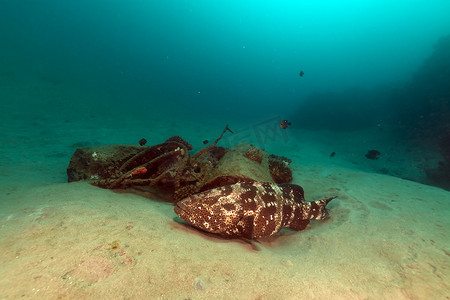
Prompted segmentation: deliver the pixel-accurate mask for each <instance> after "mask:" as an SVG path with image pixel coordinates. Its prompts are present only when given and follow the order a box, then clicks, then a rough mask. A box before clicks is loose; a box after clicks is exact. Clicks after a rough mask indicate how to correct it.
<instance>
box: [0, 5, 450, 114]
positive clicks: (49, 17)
mask: <svg viewBox="0 0 450 300" xmlns="http://www.w3.org/2000/svg"><path fill="white" fill-rule="evenodd" d="M449 11H450V3H449V1H438V0H436V1H416V0H414V1H404V0H402V1H319V2H318V1H205V0H200V1H180V0H174V1H138V0H136V1H118V0H113V1H100V0H99V1H86V0H82V1H46V0H44V1H11V0H5V1H2V3H1V4H0V30H1V32H2V47H1V49H0V52H1V54H2V55H1V60H0V62H1V64H2V69H3V70H4V71H3V73H4V76H6V75H5V74H10V73H11V72H13V73H15V74H16V75H15V76H20V75H18V73H20V72H24V73H27V74H30V73H31V74H34V75H35V76H39V77H40V78H43V79H44V80H47V81H50V82H53V83H55V84H56V83H58V84H65V85H73V86H77V87H79V88H82V89H94V88H95V89H97V90H104V91H105V94H106V93H111V94H114V95H121V96H122V99H123V101H126V102H130V101H131V102H132V103H134V105H135V106H140V105H141V106H142V107H153V108H158V107H165V108H167V107H166V106H167V102H168V103H170V105H169V107H168V108H170V110H171V111H172V112H174V111H175V112H176V111H177V107H178V108H179V109H180V111H178V112H179V113H182V112H183V111H184V110H185V109H186V107H187V108H189V109H191V110H192V111H193V112H195V111H197V112H201V113H206V114H215V113H217V111H219V110H220V111H221V116H222V117H224V118H229V119H231V118H233V117H236V116H239V117H240V118H250V119H254V120H258V119H259V118H260V116H261V115H264V116H272V115H274V114H281V115H286V114H287V113H288V112H290V111H291V110H292V109H295V108H297V105H298V104H299V103H303V102H305V101H307V98H308V96H310V95H311V94H312V93H323V92H326V93H334V92H338V93H340V92H343V91H347V90H349V89H350V90H351V89H355V88H356V89H373V88H376V87H379V86H386V85H390V84H399V83H403V82H405V81H407V80H408V79H409V78H410V77H411V76H412V74H413V72H415V71H416V70H417V69H418V68H419V66H420V65H421V64H422V62H423V61H424V60H425V59H426V58H427V57H428V56H430V55H431V53H432V51H433V48H432V46H433V44H434V43H435V42H436V41H437V40H438V38H439V37H441V36H444V35H446V34H449V33H450V18H449V17H448V12H449ZM7 70H10V71H7ZM300 71H303V72H304V74H305V75H304V76H303V77H300V76H299V72H300ZM350 94H352V93H351V92H350ZM359 96H360V95H358V96H356V97H351V98H352V100H351V101H354V102H356V103H357V102H360V101H364V99H360V98H361V97H359ZM155 97H156V98H164V99H169V100H168V101H162V102H164V103H152V100H151V99H152V98H155ZM98 101H105V100H98ZM110 101H113V102H114V101H119V103H118V105H120V101H121V100H120V98H118V99H115V100H110ZM375 101H376V100H375ZM82 104H83V103H80V105H82ZM235 108H238V112H237V113H236V109H235ZM322 109H323V110H326V109H327V108H326V107H323V108H322ZM256 113H258V114H257V115H256Z"/></svg>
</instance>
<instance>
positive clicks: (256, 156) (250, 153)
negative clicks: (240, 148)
mask: <svg viewBox="0 0 450 300" xmlns="http://www.w3.org/2000/svg"><path fill="white" fill-rule="evenodd" d="M243 155H244V157H247V158H248V159H251V160H253V161H256V162H257V163H259V164H260V163H261V162H262V160H263V158H264V153H263V152H262V151H261V149H260V148H258V147H255V146H253V145H252V146H251V147H250V148H249V149H248V150H247V151H245V153H244V154H243Z"/></svg>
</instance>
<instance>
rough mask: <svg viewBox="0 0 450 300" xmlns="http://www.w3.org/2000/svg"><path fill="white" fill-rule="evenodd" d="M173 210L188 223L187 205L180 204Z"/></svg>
mask: <svg viewBox="0 0 450 300" xmlns="http://www.w3.org/2000/svg"><path fill="white" fill-rule="evenodd" d="M173 210H174V211H175V213H176V214H177V215H178V216H179V217H180V218H182V219H183V220H185V221H186V219H185V218H186V217H187V216H188V213H187V212H186V205H184V204H183V203H181V202H178V203H177V204H176V205H175V206H174V208H173Z"/></svg>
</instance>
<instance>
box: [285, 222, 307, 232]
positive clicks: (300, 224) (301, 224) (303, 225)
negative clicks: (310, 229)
mask: <svg viewBox="0 0 450 300" xmlns="http://www.w3.org/2000/svg"><path fill="white" fill-rule="evenodd" d="M308 224H309V220H295V221H293V222H291V224H289V226H287V228H290V229H293V230H297V231H300V230H303V229H305V228H306V226H308Z"/></svg>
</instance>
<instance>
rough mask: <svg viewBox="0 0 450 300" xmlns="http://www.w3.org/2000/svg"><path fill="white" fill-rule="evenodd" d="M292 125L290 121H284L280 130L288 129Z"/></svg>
mask: <svg viewBox="0 0 450 300" xmlns="http://www.w3.org/2000/svg"><path fill="white" fill-rule="evenodd" d="M290 125H291V122H289V121H288V120H283V121H281V123H280V128H281V129H286V128H287V127H288V126H290Z"/></svg>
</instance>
